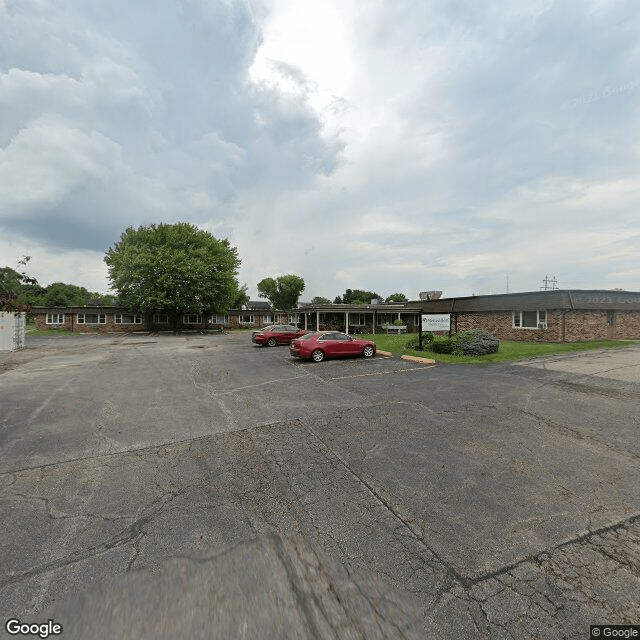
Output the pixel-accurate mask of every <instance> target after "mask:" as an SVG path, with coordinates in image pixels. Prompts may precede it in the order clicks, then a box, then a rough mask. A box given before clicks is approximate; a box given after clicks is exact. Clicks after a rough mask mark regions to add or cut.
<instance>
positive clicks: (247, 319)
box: [240, 313, 253, 324]
mask: <svg viewBox="0 0 640 640" xmlns="http://www.w3.org/2000/svg"><path fill="white" fill-rule="evenodd" d="M240 324H253V315H252V314H250V313H243V314H242V315H241V316H240Z"/></svg>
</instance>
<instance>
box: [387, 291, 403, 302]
mask: <svg viewBox="0 0 640 640" xmlns="http://www.w3.org/2000/svg"><path fill="white" fill-rule="evenodd" d="M407 301H408V298H407V296H405V295H404V293H392V294H391V295H390V296H389V297H388V298H387V299H386V302H407Z"/></svg>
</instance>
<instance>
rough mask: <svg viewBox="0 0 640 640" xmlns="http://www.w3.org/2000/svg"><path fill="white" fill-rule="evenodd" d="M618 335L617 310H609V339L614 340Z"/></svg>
mask: <svg viewBox="0 0 640 640" xmlns="http://www.w3.org/2000/svg"><path fill="white" fill-rule="evenodd" d="M615 337H616V312H615V311H607V339H608V340H613V339H614V338H615Z"/></svg>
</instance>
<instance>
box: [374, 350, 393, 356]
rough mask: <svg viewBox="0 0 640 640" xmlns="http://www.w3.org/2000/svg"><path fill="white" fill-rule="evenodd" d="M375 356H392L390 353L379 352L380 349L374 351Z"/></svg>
mask: <svg viewBox="0 0 640 640" xmlns="http://www.w3.org/2000/svg"><path fill="white" fill-rule="evenodd" d="M376 355H381V356H392V355H393V353H391V351H380V349H378V350H377V351H376Z"/></svg>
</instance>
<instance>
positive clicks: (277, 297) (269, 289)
mask: <svg viewBox="0 0 640 640" xmlns="http://www.w3.org/2000/svg"><path fill="white" fill-rule="evenodd" d="M303 291H304V280H303V279H302V278H301V277H300V276H294V275H287V276H278V277H277V278H265V279H264V280H260V282H258V295H259V296H260V297H261V298H266V299H267V300H269V302H270V303H271V305H272V306H273V308H274V309H281V310H283V311H285V310H287V309H293V308H294V307H297V306H298V299H299V298H300V294H301V293H302V292H303Z"/></svg>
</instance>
